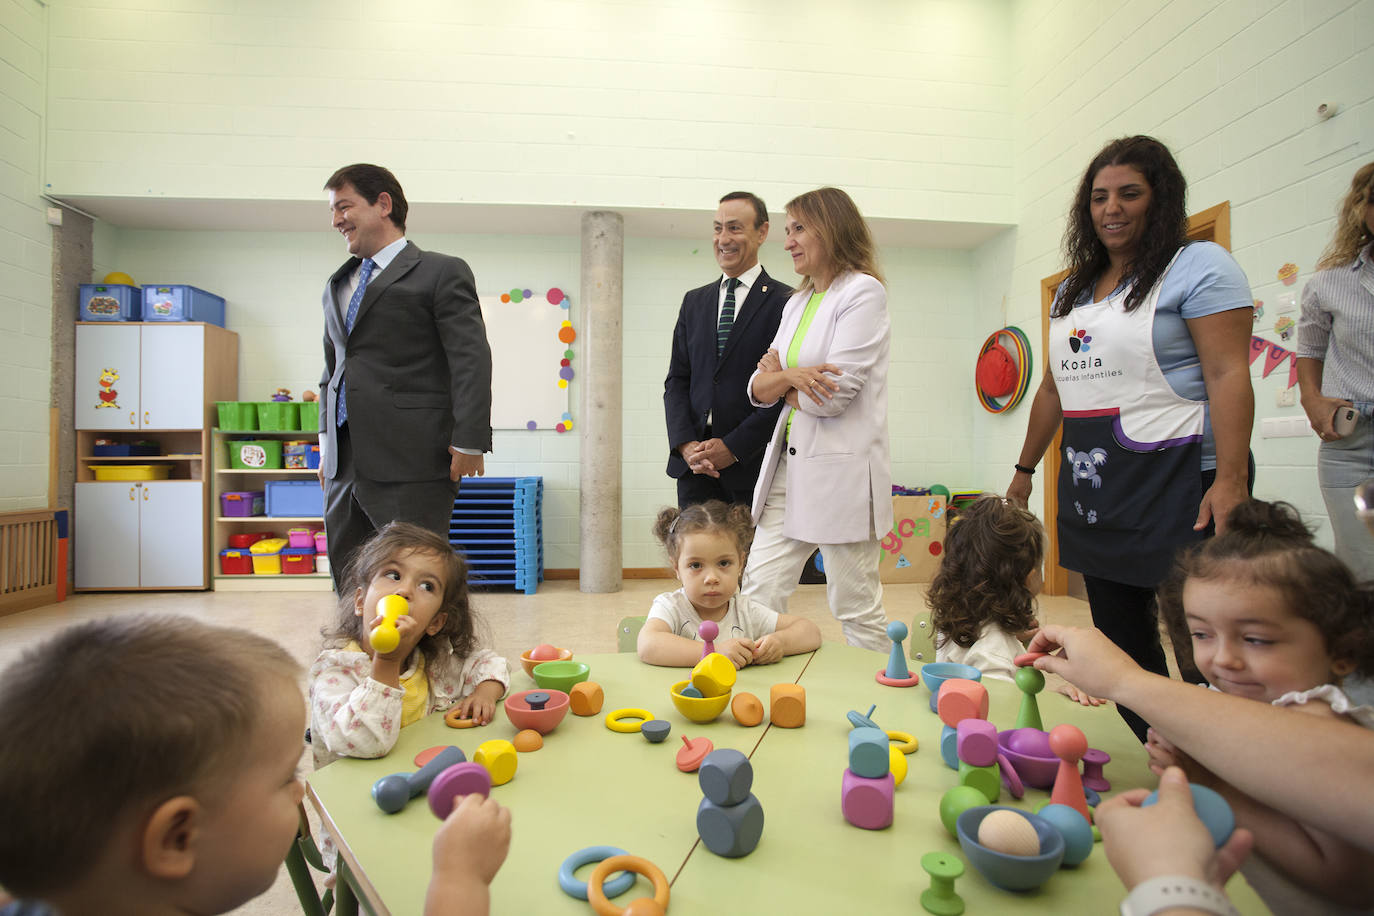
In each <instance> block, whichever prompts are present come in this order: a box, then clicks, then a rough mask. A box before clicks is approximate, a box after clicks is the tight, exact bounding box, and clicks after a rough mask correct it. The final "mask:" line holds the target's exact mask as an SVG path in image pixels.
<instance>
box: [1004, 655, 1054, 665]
mask: <svg viewBox="0 0 1374 916" xmlns="http://www.w3.org/2000/svg"><path fill="white" fill-rule="evenodd" d="M1046 655H1049V653H1048V652H1022V653H1021V654H1020V655H1018V656H1016V657H1015V658H1013V659H1012V660H1011V663H1012V664H1013V665H1015V666H1016V667H1018V668H1026V667H1029V666H1031V665H1034V664H1035V660H1036V659H1037V658H1044V657H1045V656H1046Z"/></svg>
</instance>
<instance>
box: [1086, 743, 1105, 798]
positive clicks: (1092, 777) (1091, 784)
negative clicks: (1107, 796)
mask: <svg viewBox="0 0 1374 916" xmlns="http://www.w3.org/2000/svg"><path fill="white" fill-rule="evenodd" d="M1111 759H1112V755H1111V754H1108V753H1107V752H1106V751H1099V750H1098V749H1097V748H1095V747H1090V748H1088V752H1087V753H1086V754H1084V755H1083V787H1084V788H1085V789H1092V790H1093V791H1094V792H1110V791H1111V790H1112V784H1111V783H1110V782H1108V781H1107V777H1105V776H1103V775H1102V768H1103V767H1104V766H1106V765H1107V764H1108V763H1110V762H1111Z"/></svg>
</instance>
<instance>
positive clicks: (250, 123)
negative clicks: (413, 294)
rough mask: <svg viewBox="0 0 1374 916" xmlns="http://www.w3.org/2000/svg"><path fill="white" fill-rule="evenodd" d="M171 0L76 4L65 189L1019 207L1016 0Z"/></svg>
mask: <svg viewBox="0 0 1374 916" xmlns="http://www.w3.org/2000/svg"><path fill="white" fill-rule="evenodd" d="M165 6H166V4H165V3H161V2H156V0H129V2H122V3H120V4H119V7H120V8H118V9H111V8H109V4H108V3H107V2H106V0H64V2H62V3H60V4H56V5H54V7H53V9H52V13H51V18H52V28H51V49H52V52H51V53H52V63H51V87H52V91H51V105H50V111H49V131H48V143H49V147H48V157H47V160H48V161H47V164H48V176H47V180H48V181H49V182H50V183H51V185H52V189H53V193H55V194H57V195H59V196H61V195H71V196H79V195H129V196H135V197H143V196H151V197H158V196H173V197H209V198H214V197H228V198H238V199H258V198H269V199H273V198H288V199H302V198H306V199H312V198H313V196H314V194H315V191H316V188H317V187H318V185H319V176H320V175H322V174H325V175H327V174H328V173H329V172H330V171H331V170H332V169H333V168H334V167H336V166H337V165H338V164H339V163H342V162H348V161H357V160H384V161H386V162H387V164H388V165H390V166H391V167H392V168H393V169H394V170H395V171H396V172H397V174H400V175H404V176H406V187H407V192H408V194H409V195H410V197H411V198H412V200H413V201H415V202H417V203H418V202H421V201H426V200H431V201H482V202H493V203H539V204H549V203H570V204H583V203H588V202H591V203H594V204H596V205H598V206H618V207H632V206H639V207H669V208H688V209H695V208H698V207H700V206H701V205H702V201H703V200H712V199H714V197H713V195H717V196H718V193H719V188H720V187H722V186H725V185H729V186H731V187H734V186H737V185H741V186H747V187H750V188H752V189H754V190H755V191H757V192H758V193H760V194H762V195H763V196H764V197H765V199H773V198H777V199H780V200H781V199H786V197H788V196H791V194H794V193H796V192H798V191H800V190H803V189H805V188H807V187H814V186H817V185H821V184H837V185H840V186H842V187H846V188H849V189H850V190H851V191H853V192H855V194H856V196H861V197H865V198H868V199H870V200H872V201H873V205H872V207H871V208H870V209H871V215H873V216H892V217H902V218H921V219H961V220H969V219H971V220H984V221H992V222H1006V221H1007V218H1008V217H1009V216H1010V214H1011V209H1012V203H1013V195H1012V185H1011V177H1012V172H1011V162H1010V157H1009V151H1010V138H1011V132H1010V127H1011V125H1010V123H1009V122H1008V119H1007V114H1008V111H1009V108H1010V98H1009V93H1008V84H1007V73H1008V67H1009V61H1010V39H1009V36H1008V34H1007V29H1006V25H1005V23H1006V20H1007V17H1008V15H1009V9H1010V4H1009V2H1008V0H976V2H975V0H970V2H962V3H955V2H948V0H909V2H903V3H892V2H890V0H858V2H855V3H850V4H844V5H835V4H819V3H803V4H799V5H793V6H791V7H788V8H787V9H782V8H779V7H778V6H777V5H776V4H773V3H770V2H767V0H715V2H709V3H703V2H685V0H676V2H654V3H648V4H627V3H623V2H615V0H579V2H551V0H523V2H513V3H502V4H490V3H463V4H457V3H448V2H438V0H430V2H421V0H398V2H395V3H389V4H369V5H362V4H345V3H323V2H291V3H270V2H247V3H237V4H233V5H229V4H215V3H209V2H205V3H199V4H196V3H191V4H177V6H178V7H179V9H178V10H177V11H169V10H167V9H165ZM360 112H361V113H360ZM95 149H98V150H99V153H98V155H92V150H95Z"/></svg>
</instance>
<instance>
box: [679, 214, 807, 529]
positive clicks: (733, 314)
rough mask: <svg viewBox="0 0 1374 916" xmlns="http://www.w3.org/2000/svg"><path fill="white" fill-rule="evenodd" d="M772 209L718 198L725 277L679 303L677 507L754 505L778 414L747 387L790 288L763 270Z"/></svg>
mask: <svg viewBox="0 0 1374 916" xmlns="http://www.w3.org/2000/svg"><path fill="white" fill-rule="evenodd" d="M767 238H768V208H767V207H766V206H764V203H763V201H762V200H760V199H759V198H758V196H756V195H754V194H750V193H749V192H747V191H733V192H731V193H729V194H726V195H725V196H724V197H722V198H721V199H720V207H719V208H718V209H717V210H716V217H715V225H714V233H713V235H712V243H711V248H712V251H713V252H714V253H715V256H716V263H717V264H718V265H720V269H721V276H720V277H718V278H716V279H715V280H714V281H713V282H711V283H708V284H707V285H705V286H702V287H699V288H697V289H694V290H692V291H690V292H689V293H687V295H685V296H683V297H682V308H681V310H680V311H679V312H678V318H677V327H675V328H674V329H673V355H672V359H671V360H670V362H669V363H668V377H667V379H665V380H664V383H663V409H664V414H665V416H666V418H667V421H668V476H669V477H673V478H676V479H677V500H678V506H679V507H681V508H684V509H685V508H686V507H687V506H689V505H691V504H693V503H700V502H705V501H706V500H708V499H719V500H724V501H725V502H737V503H744V504H745V505H746V506H747V505H749V504H750V503H751V502H752V501H753V498H754V482H755V481H756V480H758V476H759V465H760V464H761V463H762V461H763V447H764V446H765V445H767V444H768V440H769V438H771V437H772V435H773V426H774V425H775V424H776V423H777V420H778V414H779V413H780V412H781V410H782V402H781V401H779V402H778V403H777V404H776V405H774V406H772V407H760V408H756V407H754V406H753V405H752V404H750V403H749V393H748V391H746V390H745V389H746V386H747V385H748V384H749V377H750V376H751V375H753V374H754V369H755V367H756V366H757V364H758V361H759V359H760V358H761V357H762V356H763V354H764V353H766V352H768V346H769V344H771V343H772V342H773V336H774V335H775V334H777V332H778V322H779V321H781V320H782V308H783V306H784V305H786V304H787V297H788V296H790V295H792V288H791V287H790V286H788V285H787V284H786V283H779V282H778V281H777V280H774V279H773V278H772V277H770V276H768V272H767V271H766V270H764V269H763V266H762V265H761V264H759V247H760V246H761V245H762V244H763V243H764V240H766V239H767Z"/></svg>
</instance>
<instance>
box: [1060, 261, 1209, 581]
mask: <svg viewBox="0 0 1374 916" xmlns="http://www.w3.org/2000/svg"><path fill="white" fill-rule="evenodd" d="M1180 250H1181V249H1180ZM1177 258H1178V255H1177V254H1175V255H1174V259H1175V260H1177ZM1172 267H1173V261H1170V262H1169V267H1168V268H1165V271H1164V273H1163V274H1161V275H1160V278H1159V281H1158V282H1157V283H1156V284H1155V287H1154V289H1152V290H1151V291H1150V294H1149V295H1148V296H1147V297H1146V298H1145V300H1144V301H1143V302H1141V304H1140V305H1139V306H1137V307H1136V309H1135V311H1132V312H1127V311H1126V310H1125V303H1126V295H1127V293H1128V292H1129V288H1126V289H1120V290H1117V291H1116V292H1114V293H1113V294H1112V295H1111V296H1109V297H1107V298H1106V299H1104V300H1103V301H1101V302H1092V303H1088V304H1086V305H1080V306H1078V307H1077V308H1075V309H1073V310H1072V311H1071V312H1069V314H1068V315H1066V316H1065V317H1063V318H1053V319H1051V320H1050V332H1049V333H1050V369H1051V372H1052V374H1053V375H1054V384H1055V387H1056V388H1057V389H1058V390H1059V402H1060V404H1061V406H1062V407H1063V411H1064V436H1063V449H1064V461H1063V462H1062V466H1061V468H1060V473H1059V550H1060V562H1061V563H1062V565H1063V566H1064V567H1065V568H1067V569H1073V570H1077V571H1078V572H1081V573H1084V574H1085V575H1089V576H1095V577H1097V578H1102V579H1109V580H1111V581H1113V582H1122V583H1125V584H1127V585H1136V586H1141V587H1145V588H1151V587H1154V586H1155V585H1158V584H1159V582H1160V581H1161V580H1163V578H1164V577H1165V575H1166V574H1167V573H1168V571H1169V568H1170V566H1171V565H1172V563H1173V561H1174V557H1175V555H1176V553H1177V551H1178V549H1179V548H1180V547H1182V546H1184V545H1185V544H1190V543H1193V542H1194V541H1196V540H1198V539H1199V538H1200V534H1199V533H1198V532H1195V531H1193V523H1194V522H1195V521H1196V520H1197V511H1198V503H1199V502H1201V500H1202V479H1201V477H1202V438H1203V429H1204V424H1205V422H1206V415H1207V402H1206V401H1194V400H1190V399H1189V398H1185V397H1182V396H1181V395H1179V394H1177V393H1176V392H1175V391H1174V389H1173V388H1172V387H1171V386H1170V385H1169V382H1168V380H1167V379H1165V378H1164V373H1163V371H1162V370H1161V369H1160V368H1159V362H1158V360H1157V359H1156V358H1155V350H1154V334H1153V330H1154V315H1155V305H1156V303H1158V301H1159V291H1160V288H1161V286H1163V283H1164V277H1165V276H1166V275H1167V274H1168V272H1169V269H1170V268H1172Z"/></svg>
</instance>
